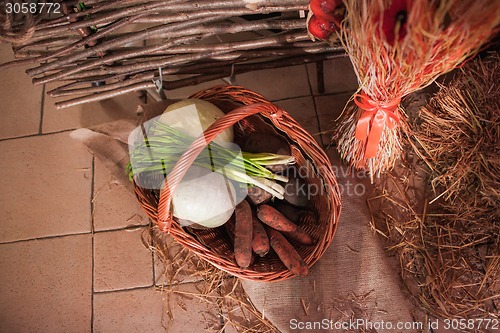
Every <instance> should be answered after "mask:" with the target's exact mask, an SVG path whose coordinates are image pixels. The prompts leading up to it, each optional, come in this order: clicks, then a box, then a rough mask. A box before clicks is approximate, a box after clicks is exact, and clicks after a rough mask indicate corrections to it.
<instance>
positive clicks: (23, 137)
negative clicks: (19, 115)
mask: <svg viewBox="0 0 500 333" xmlns="http://www.w3.org/2000/svg"><path fill="white" fill-rule="evenodd" d="M75 129H76V128H68V129H63V130H60V131H54V132H47V133H34V134H26V135H20V136H13V137H9V138H1V139H0V142H2V141H10V140H16V139H26V138H34V137H37V136H47V135H51V134H59V133H65V132H71V131H74V130H75Z"/></svg>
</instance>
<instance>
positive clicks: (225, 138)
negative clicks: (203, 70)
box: [158, 98, 233, 146]
mask: <svg viewBox="0 0 500 333" xmlns="http://www.w3.org/2000/svg"><path fill="white" fill-rule="evenodd" d="M222 116H224V112H222V111H221V110H220V109H219V108H218V107H217V106H215V105H213V104H212V103H210V102H207V101H204V100H201V99H196V98H190V99H185V100H183V101H180V102H177V103H174V104H172V105H170V106H169V107H168V108H167V109H166V110H165V111H164V112H163V114H162V115H161V117H160V118H159V119H158V120H159V121H160V122H161V123H163V124H165V125H168V126H170V127H173V128H175V129H177V130H180V131H182V132H184V133H185V134H188V135H189V136H192V137H193V138H197V137H198V136H200V134H201V133H203V131H205V130H206V129H207V128H208V127H209V126H210V125H212V124H213V123H214V122H215V121H216V120H217V119H219V118H221V117H222ZM214 142H216V143H218V144H220V145H222V146H225V143H227V142H233V128H232V127H229V128H226V129H225V130H224V131H223V132H222V133H221V134H219V135H218V136H217V137H216V138H215V140H214Z"/></svg>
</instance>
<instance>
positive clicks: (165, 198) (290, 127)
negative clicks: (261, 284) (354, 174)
mask: <svg viewBox="0 0 500 333" xmlns="http://www.w3.org/2000/svg"><path fill="white" fill-rule="evenodd" d="M192 97H193V98H200V99H203V100H207V101H209V102H211V103H213V104H215V105H217V106H218V107H219V108H220V109H221V110H222V111H223V112H225V113H226V116H224V117H222V118H221V119H219V120H218V121H216V122H215V123H214V124H213V125H212V126H211V127H210V128H208V129H207V130H206V131H205V133H204V134H205V135H204V136H201V137H200V138H198V139H196V140H195V141H194V142H193V143H192V144H191V146H190V147H189V148H188V150H187V151H186V152H185V153H184V154H183V155H182V156H181V158H180V159H179V160H178V162H177V163H176V165H175V166H174V168H173V169H172V171H171V172H170V173H169V174H168V176H167V180H166V181H167V183H168V184H169V186H165V187H164V188H163V189H162V190H161V191H160V193H159V195H158V192H154V191H152V190H151V189H144V188H141V187H139V186H138V185H137V183H135V193H136V196H137V199H138V201H139V203H140V204H141V206H142V207H143V208H144V210H145V211H146V213H147V214H148V216H149V217H150V218H151V220H152V221H154V222H155V223H156V225H157V226H158V228H159V229H160V230H162V231H164V232H167V233H170V234H171V235H172V236H173V237H174V238H175V239H176V240H177V241H178V242H179V243H181V244H182V245H183V246H185V247H186V248H188V249H190V250H191V251H193V252H195V253H196V254H197V255H198V256H199V257H201V258H203V259H204V260H207V261H208V262H210V263H212V264H213V265H214V266H216V267H218V268H220V269H222V270H224V271H226V272H228V273H230V274H232V275H234V276H237V277H240V278H244V279H249V280H255V281H279V280H285V279H287V278H290V277H293V276H294V275H293V274H292V273H291V272H290V271H289V270H288V269H287V268H286V267H285V265H283V263H282V262H281V261H280V259H279V258H278V257H277V255H276V254H275V253H274V252H273V251H272V252H270V253H269V254H268V255H266V256H265V257H263V258H260V257H258V258H257V259H256V260H255V262H254V263H253V264H252V265H251V266H250V267H248V268H247V269H241V268H240V267H238V265H237V264H236V261H235V259H234V253H233V246H232V244H231V242H230V240H229V236H228V235H227V233H226V230H225V228H224V227H219V228H214V229H204V230H200V229H197V230H195V229H191V228H182V227H181V226H180V225H179V223H177V222H176V221H175V220H174V219H173V217H172V213H171V212H170V203H171V195H170V194H171V192H173V191H174V190H175V187H176V185H177V184H178V183H179V182H180V181H181V179H182V177H183V176H184V174H185V173H186V171H187V169H188V168H189V166H190V165H191V164H192V163H193V161H194V160H195V158H196V156H198V154H199V153H200V152H201V151H202V150H203V149H204V148H205V147H206V145H207V143H208V142H211V141H212V140H213V139H214V138H215V137H216V136H217V134H219V133H220V132H222V131H223V130H224V129H225V128H227V127H229V126H232V125H234V124H236V123H237V122H238V125H237V126H234V131H235V142H236V143H237V144H240V143H241V142H242V140H243V138H244V137H245V136H246V135H249V134H251V133H254V132H260V133H267V134H273V135H280V136H282V137H283V138H285V139H286V140H287V141H288V142H289V143H290V144H291V147H292V155H293V156H294V157H295V159H296V163H297V167H300V168H301V170H302V172H304V171H307V175H308V177H307V178H306V181H307V183H308V184H314V186H315V188H317V189H320V191H318V193H317V194H316V195H312V196H311V202H312V204H313V205H314V207H315V208H316V210H317V211H318V213H319V222H317V223H314V222H313V221H309V220H306V221H302V222H301V223H302V224H301V226H302V227H303V228H304V229H305V230H306V231H307V232H308V233H309V234H310V235H312V237H313V239H314V240H315V245H312V246H306V245H301V244H298V243H293V245H294V247H295V248H296V249H297V252H298V253H299V254H300V256H301V257H302V258H303V259H304V260H305V262H306V264H307V265H308V266H309V267H311V266H312V265H313V264H314V263H315V262H316V261H318V259H319V258H320V257H321V256H322V255H323V253H324V252H325V251H326V249H327V248H328V246H329V245H330V243H331V242H332V239H333V236H334V234H335V231H336V229H337V222H338V219H339V214H340V208H341V204H340V194H339V193H340V192H339V189H338V186H337V182H336V179H335V176H334V174H333V171H332V167H331V164H330V163H329V160H328V157H327V156H326V154H325V153H324V151H323V150H322V149H321V148H320V147H319V146H318V144H317V143H316V141H315V140H314V138H313V137H312V136H311V135H310V134H309V133H307V132H306V131H305V130H304V129H303V128H302V127H301V126H300V125H299V124H298V123H297V122H296V121H295V120H293V119H292V118H291V117H290V115H289V114H288V113H287V112H286V111H284V110H282V109H281V108H279V107H277V106H276V105H274V104H272V103H270V102H268V101H267V100H265V99H264V97H262V96H261V95H259V94H257V93H255V92H252V91H249V90H246V89H245V88H242V87H237V86H219V87H214V88H211V89H207V90H203V91H201V92H199V93H197V94H195V95H193V96H192ZM138 176H139V177H141V175H138Z"/></svg>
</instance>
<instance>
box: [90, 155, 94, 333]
mask: <svg viewBox="0 0 500 333" xmlns="http://www.w3.org/2000/svg"><path fill="white" fill-rule="evenodd" d="M91 169H92V182H91V185H90V231H91V235H92V251H91V252H92V265H91V269H92V272H91V275H92V289H91V297H90V332H91V333H93V332H94V290H95V281H94V280H95V262H94V254H95V250H94V248H95V242H94V190H95V156H92V166H91Z"/></svg>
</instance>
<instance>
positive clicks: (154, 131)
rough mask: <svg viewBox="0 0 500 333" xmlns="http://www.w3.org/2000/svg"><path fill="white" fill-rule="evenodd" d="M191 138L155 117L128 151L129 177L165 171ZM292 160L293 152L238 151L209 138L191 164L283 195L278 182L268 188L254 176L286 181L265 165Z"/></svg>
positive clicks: (168, 169)
mask: <svg viewBox="0 0 500 333" xmlns="http://www.w3.org/2000/svg"><path fill="white" fill-rule="evenodd" d="M193 141H194V139H193V138H192V137H190V136H188V135H186V134H184V133H183V132H181V131H179V130H177V129H175V128H172V127H170V126H168V125H165V124H163V123H161V122H158V121H154V123H153V124H152V126H151V127H150V128H149V129H148V131H147V137H146V138H145V139H144V141H142V142H136V143H135V144H134V147H133V149H132V150H131V151H130V161H131V162H130V163H129V164H128V166H127V173H128V174H129V178H130V179H131V180H132V178H133V176H134V175H137V174H139V173H142V172H161V173H165V172H166V173H168V172H169V171H170V170H171V169H172V168H173V166H174V165H175V163H176V162H177V160H178V159H179V158H180V157H181V155H182V154H183V153H184V152H185V151H186V150H187V148H188V147H189V145H190V144H191V143H192V142H193ZM293 163H295V159H294V158H293V156H286V155H277V154H271V153H256V154H254V153H247V152H240V151H235V150H231V149H228V148H225V147H223V146H221V145H219V144H217V143H215V142H212V143H210V144H209V145H208V146H207V148H206V149H205V150H203V151H202V152H201V154H200V155H199V156H198V158H197V159H196V160H195V161H194V163H193V164H194V165H197V166H200V167H203V168H207V169H210V170H211V171H214V172H218V173H221V174H223V175H224V176H225V177H227V178H229V179H231V180H234V181H236V182H239V183H243V184H248V185H255V186H258V187H260V188H262V189H264V190H265V191H268V192H269V193H271V194H272V195H274V196H275V197H277V198H279V199H282V198H283V193H284V188H283V187H282V186H281V185H279V184H276V185H275V186H273V187H272V188H271V187H269V186H267V185H265V184H263V183H262V182H260V181H259V180H258V179H256V178H267V179H271V180H276V181H282V182H287V181H288V178H287V177H285V176H282V175H275V174H274V173H272V172H271V171H270V170H268V169H266V168H265V166H267V165H276V164H293Z"/></svg>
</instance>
